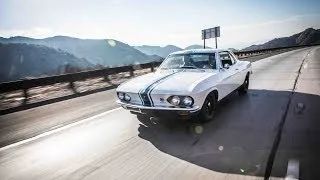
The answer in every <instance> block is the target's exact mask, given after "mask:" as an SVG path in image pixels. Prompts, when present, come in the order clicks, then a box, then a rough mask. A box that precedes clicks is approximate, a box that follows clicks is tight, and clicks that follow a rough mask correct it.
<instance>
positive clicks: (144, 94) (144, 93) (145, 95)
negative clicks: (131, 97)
mask: <svg viewBox="0 0 320 180" xmlns="http://www.w3.org/2000/svg"><path fill="white" fill-rule="evenodd" d="M178 72H179V71H178ZM178 72H173V73H171V74H168V75H167V76H164V77H162V78H160V79H157V80H155V81H154V82H152V83H151V84H149V85H147V86H146V87H145V88H143V89H141V90H140V91H139V97H140V99H141V101H142V104H143V105H144V106H152V105H153V102H152V99H151V96H150V92H151V91H152V89H153V88H154V87H155V86H156V85H157V84H159V83H160V82H162V81H163V80H164V79H167V78H168V77H170V76H172V75H173V74H176V73H178Z"/></svg>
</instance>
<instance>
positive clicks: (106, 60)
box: [0, 36, 161, 66]
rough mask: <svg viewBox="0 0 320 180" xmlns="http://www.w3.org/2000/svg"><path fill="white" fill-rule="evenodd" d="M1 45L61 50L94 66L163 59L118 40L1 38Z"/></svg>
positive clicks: (60, 37) (61, 37)
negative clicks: (20, 45) (38, 46)
mask: <svg viewBox="0 0 320 180" xmlns="http://www.w3.org/2000/svg"><path fill="white" fill-rule="evenodd" d="M0 43H27V44H37V45H44V46H48V47H51V48H55V49H61V50H63V51H66V52H68V53H70V54H73V55H75V56H76V57H78V58H85V59H87V60H88V61H89V62H90V63H92V64H94V65H98V64H100V65H104V66H122V65H128V64H133V63H147V62H151V61H154V60H159V59H160V58H161V57H155V56H148V55H146V54H144V53H142V52H140V51H138V50H136V49H135V48H133V47H131V46H129V45H127V44H125V43H122V42H120V41H116V40H111V39H109V40H107V39H103V40H96V39H78V38H72V37H67V36H55V37H50V38H45V39H33V38H27V37H21V36H17V37H11V38H1V39H0Z"/></svg>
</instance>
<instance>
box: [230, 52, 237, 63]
mask: <svg viewBox="0 0 320 180" xmlns="http://www.w3.org/2000/svg"><path fill="white" fill-rule="evenodd" d="M229 54H230V56H231V59H232V60H233V64H235V63H236V62H237V58H236V55H234V54H233V53H232V52H229Z"/></svg>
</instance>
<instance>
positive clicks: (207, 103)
mask: <svg viewBox="0 0 320 180" xmlns="http://www.w3.org/2000/svg"><path fill="white" fill-rule="evenodd" d="M251 73H252V67H251V63H250V62H248V61H239V60H238V59H237V57H236V56H235V55H234V54H233V53H232V52H231V51H229V50H220V49H195V50H186V51H178V52H174V53H171V54H170V55H169V56H168V57H167V58H166V59H165V60H164V61H163V62H162V63H161V65H160V66H159V68H158V69H157V71H156V72H155V73H150V74H146V75H142V76H139V77H136V78H133V79H131V80H129V81H127V82H125V83H123V84H121V85H120V86H119V87H118V88H117V89H116V92H117V96H118V98H119V99H118V100H117V103H118V104H120V105H121V106H122V107H123V108H125V109H128V110H130V111H132V112H136V113H142V114H150V115H151V116H153V117H159V116H162V115H167V114H170V115H178V116H194V115H195V117H198V119H199V121H202V122H206V121H210V120H211V119H212V118H213V115H214V112H215V107H216V104H217V102H218V101H220V100H221V99H222V98H224V97H226V96H227V95H229V94H230V93H232V92H234V91H236V90H237V91H239V93H240V94H245V93H246V92H247V91H248V86H249V77H250V74H251Z"/></svg>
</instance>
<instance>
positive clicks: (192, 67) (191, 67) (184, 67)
mask: <svg viewBox="0 0 320 180" xmlns="http://www.w3.org/2000/svg"><path fill="white" fill-rule="evenodd" d="M180 68H183V69H199V68H197V67H196V66H180Z"/></svg>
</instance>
